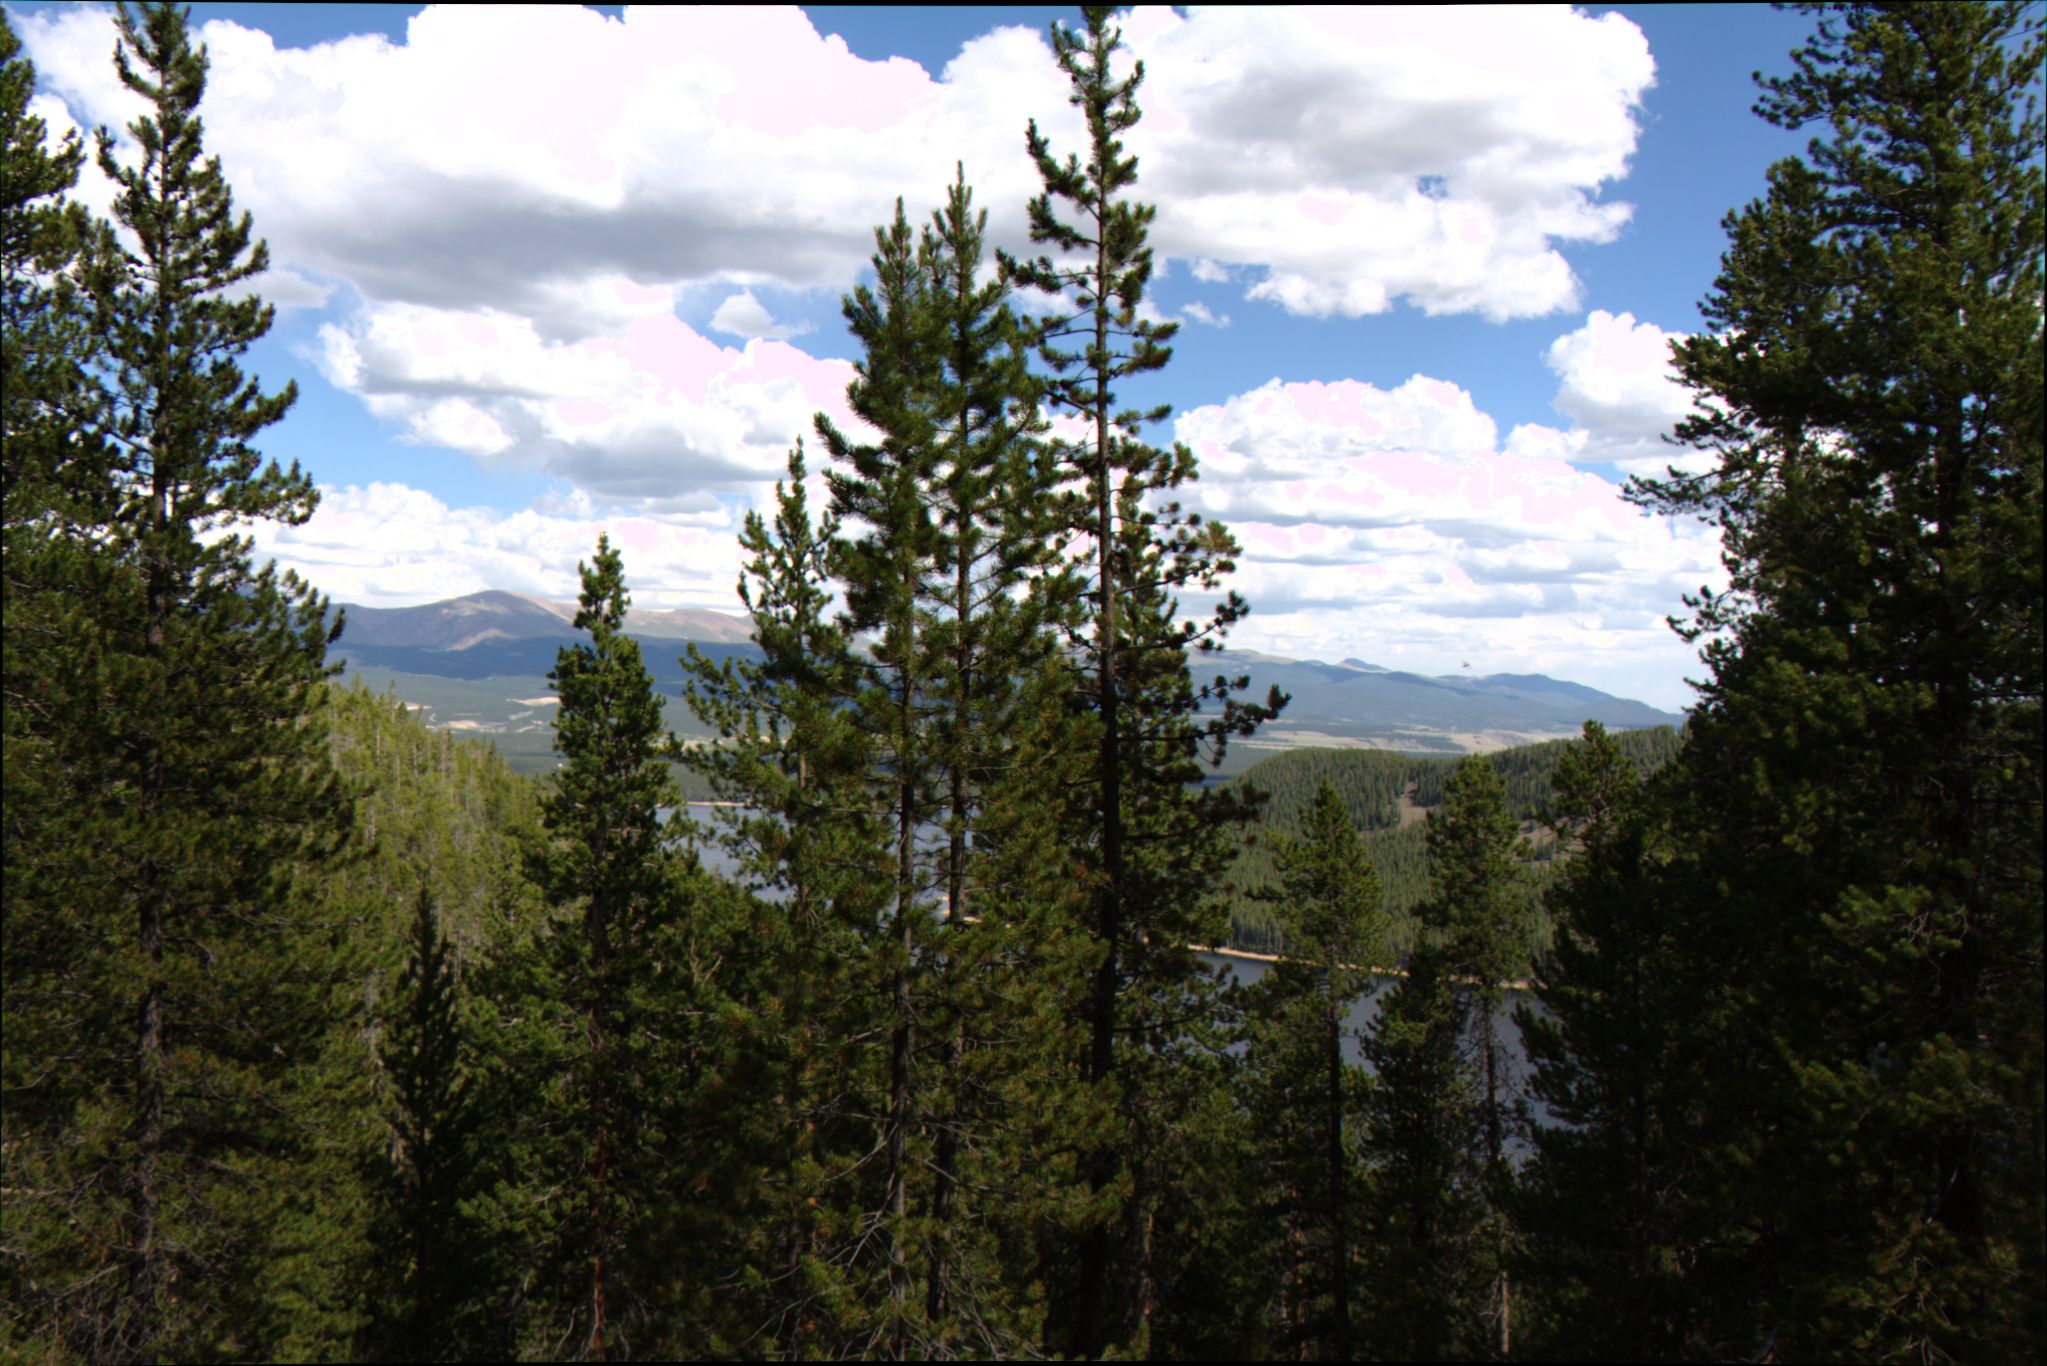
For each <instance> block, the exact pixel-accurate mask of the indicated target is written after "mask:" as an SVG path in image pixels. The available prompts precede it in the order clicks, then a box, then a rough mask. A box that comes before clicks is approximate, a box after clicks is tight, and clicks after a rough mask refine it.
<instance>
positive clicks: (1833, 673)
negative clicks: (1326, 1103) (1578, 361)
mask: <svg viewBox="0 0 2047 1366" xmlns="http://www.w3.org/2000/svg"><path fill="white" fill-rule="evenodd" d="M1815 12H1816V13H1817V15H1818V20H1819V21H1818V25H1817V31H1816V33H1815V35H1814V36H1813V38H1812V39H1811V40H1810V41H1809V42H1808V43H1807V44H1806V45H1805V46H1804V47H1802V48H1801V49H1800V50H1799V51H1798V52H1796V53H1795V54H1794V69H1793V71H1792V72H1791V74H1789V75H1787V76H1784V77H1781V78H1776V79H1772V80H1768V81H1765V82H1764V94H1763V98H1762V99H1761V101H1760V102H1759V104H1758V106H1757V110H1758V112H1759V113H1760V114H1761V115H1762V116H1763V117H1765V118H1767V119H1769V120H1770V121H1771V122H1773V123H1776V124H1778V125H1779V126H1782V127H1786V128H1800V127H1808V126H1816V127H1817V129H1818V132H1819V136H1817V137H1816V138H1815V139H1814V140H1813V142H1812V143H1811V144H1810V147H1809V150H1808V152H1807V154H1806V156H1805V157H1803V158H1798V159H1791V160H1786V161H1783V162H1780V163H1778V164H1777V165H1776V166H1774V167H1773V168H1772V169H1771V172H1770V177H1769V189H1768V192H1767V194H1766V195H1765V196H1764V197H1763V198H1762V199H1760V200H1758V201H1756V202H1755V203H1752V204H1751V205H1749V206H1748V207H1747V208H1745V209H1743V210H1741V211H1740V212H1738V213H1736V214H1734V215H1732V216H1730V218H1729V219H1728V220H1727V227H1728V234H1729V245H1728V250H1727V253H1726V255H1725V257H1724V258H1723V262H1722V269H1721V274H1720V276H1719V278H1718V280H1717V281H1716V282H1715V286H1714V289H1713V292H1712V294H1711V295H1710V296H1709V297H1708V299H1707V300H1706V302H1705V304H1704V306H1703V311H1704V313H1705V316H1706V318H1707V320H1708V322H1709V324H1710V328H1709V330H1708V331H1707V332H1705V333H1702V334H1701V335H1700V336H1697V337H1694V338H1692V339H1691V340H1689V341H1687V342H1684V343H1682V344H1681V345H1679V346H1678V347H1677V348H1676V351H1675V356H1676V365H1677V369H1678V372H1679V374H1680V375H1681V377H1682V378H1683V379H1684V380H1685V382H1686V383H1688V384H1689V385H1690V386H1692V387H1693V388H1694V389H1695V390H1697V391H1698V392H1699V394H1700V395H1701V399H1702V401H1701V404H1700V407H1699V409H1698V410H1697V412H1696V413H1695V415H1694V416H1693V417H1692V418H1691V419H1690V420H1688V421H1687V422H1686V423H1684V424H1683V425H1682V426H1681V427H1680V428H1679V430H1678V433H1677V435H1678V437H1679V439H1680V440H1681V441H1684V442H1686V443H1687V444H1690V445H1692V446H1694V447H1696V448H1698V449H1701V450H1703V451H1706V452H1710V453H1711V454H1712V455H1713V457H1714V461H1713V465H1712V467H1711V468H1710V469H1708V470H1707V471H1705V472H1703V473H1700V474H1695V475H1688V476H1687V475H1679V474H1675V473H1674V474H1673V475H1672V476H1671V477H1669V478H1667V479H1663V480H1655V481H1649V482H1646V483H1641V484H1638V485H1637V486H1636V496H1637V497H1638V498H1639V499H1640V500H1641V501H1642V502H1644V503H1645V504H1646V505H1648V506H1651V507H1654V508H1657V509H1660V510H1663V511H1667V512H1676V513H1684V514H1693V515H1701V516H1704V517H1706V518H1707V519H1709V520H1710V521H1712V522H1713V523H1715V524H1716V525H1717V526H1719V528H1720V530H1721V535H1722V545H1723V555H1724V559H1725V562H1726V565H1727V568H1728V571H1729V575H1730V580H1731V586H1730V589H1729V591H1728V592H1727V593H1726V594H1710V593H1708V594H1703V595H1702V596H1701V597H1700V598H1699V599H1697V600H1696V601H1695V602H1693V604H1692V606H1693V609H1694V610H1693V613H1692V615H1691V618H1690V620H1689V622H1688V623H1686V624H1685V626H1684V629H1685V630H1686V631H1687V632H1688V633H1690V634H1703V635H1706V636H1707V637H1708V638H1709V639H1708V643H1707V645H1706V649H1705V659H1706V663H1707V665H1708V666H1709V668H1710V669H1711V671H1712V678H1711V680H1710V681H1709V682H1708V683H1706V684H1705V685H1704V686H1703V689H1702V701H1701V705H1700V707H1699V709H1698V711H1697V712H1696V713H1695V718H1694V722H1693V725H1692V734H1691V737H1690V740H1689V742H1688V744H1687V745H1686V748H1685V750H1684V753H1683V756H1682V759H1681V763H1682V765H1683V770H1684V782H1685V785H1686V790H1685V792H1684V793H1683V797H1682V800H1681V801H1680V802H1677V803H1674V804H1673V805H1672V806H1671V808H1670V809H1669V810H1668V811H1667V812H1666V813H1664V814H1662V815H1661V816H1660V817H1659V823H1661V824H1663V825H1664V827H1665V829H1666V830H1667V832H1668V836H1667V837H1668V838H1669V840H1670V842H1671V845H1672V847H1673V857H1674V858H1676V859H1677V860H1678V863H1677V865H1676V867H1677V871H1676V872H1675V873H1674V874H1673V875H1672V876H1671V877H1670V878H1669V879H1668V883H1669V885H1670V887H1671V893H1670V896H1671V906H1670V909H1669V910H1668V911H1667V912H1666V914H1669V915H1673V916H1679V917H1682V918H1684V920H1685V921H1686V922H1687V923H1691V924H1696V925H1699V926H1702V927H1709V928H1707V929H1706V930H1705V931H1704V932H1702V933H1701V934H1700V935H1699V936H1698V938H1697V941H1696V942H1697V949H1698V952H1699V954H1700V956H1699V957H1698V958H1697V959H1696V960H1695V961H1694V962H1692V963H1690V964H1688V965H1687V968H1688V969H1689V970H1691V971H1697V972H1715V973H1721V974H1726V975H1728V976H1730V977H1731V978H1732V980H1733V982H1734V984H1735V985H1734V986H1733V988H1732V990H1733V992H1734V998H1733V1002H1732V1004H1733V1006H1734V1009H1732V1010H1730V1011H1727V1012H1724V1013H1716V1014H1712V1015H1708V1016H1707V1017H1705V1019H1703V1020H1701V1021H1699V1022H1698V1023H1700V1024H1705V1025H1711V1024H1713V1023H1715V1022H1717V1021H1718V1020H1720V1019H1722V1018H1724V1019H1727V1020H1728V1021H1730V1022H1731V1029H1730V1031H1729V1033H1728V1035H1727V1036H1726V1037H1725V1038H1724V1039H1723V1041H1722V1042H1723V1047H1725V1048H1726V1049H1727V1050H1728V1052H1729V1054H1730V1056H1731V1057H1735V1058H1742V1059H1747V1060H1749V1063H1750V1066H1749V1070H1748V1073H1747V1074H1746V1075H1743V1076H1742V1077H1740V1079H1739V1082H1738V1084H1735V1083H1734V1082H1733V1081H1732V1079H1729V1083H1728V1084H1726V1085H1724V1086H1722V1087H1721V1088H1719V1089H1718V1090H1716V1092H1715V1094H1714V1096H1713V1098H1712V1099H1713V1102H1714V1104H1713V1110H1712V1114H1713V1118H1714V1120H1715V1122H1716V1125H1717V1126H1718V1133H1717V1136H1716V1143H1715V1146H1714V1148H1713V1150H1712V1160H1708V1161H1705V1162H1702V1164H1701V1172H1702V1174H1703V1175H1705V1176H1709V1177H1713V1178H1715V1179H1717V1180H1718V1181H1719V1183H1720V1184H1719V1185H1717V1186H1715V1187H1713V1188H1712V1189H1710V1191H1709V1192H1708V1193H1709V1195H1710V1197H1711V1199H1712V1200H1713V1203H1714V1207H1715V1208H1716V1209H1717V1210H1719V1211H1720V1212H1722V1213H1723V1214H1724V1215H1725V1216H1726V1218H1727V1224H1726V1226H1725V1227H1723V1228H1722V1229H1721V1230H1719V1231H1718V1233H1719V1236H1718V1237H1716V1239H1715V1243H1716V1245H1717V1246H1718V1247H1719V1248H1720V1249H1723V1253H1722V1261H1723V1263H1724V1270H1725V1271H1726V1273H1727V1275H1728V1276H1729V1277H1731V1278H1733V1279H1734V1280H1735V1281H1736V1282H1738V1288H1739V1289H1741V1290H1744V1291H1745V1292H1746V1293H1745V1294H1742V1295H1739V1296H1736V1295H1733V1294H1729V1295H1727V1296H1726V1297H1724V1299H1725V1302H1726V1303H1727V1304H1728V1305H1730V1306H1731V1307H1730V1309H1729V1311H1728V1314H1729V1316H1728V1317H1726V1318H1724V1319H1721V1320H1720V1321H1718V1322H1716V1323H1713V1324H1709V1325H1706V1326H1704V1327H1703V1328H1702V1332H1704V1334H1705V1341H1704V1344H1703V1345H1704V1347H1705V1349H1706V1350H1711V1351H1715V1352H1734V1353H1757V1352H1768V1353H1772V1354H1775V1355H1779V1356H1787V1357H1817V1356H1828V1355H1844V1356H1851V1357H1867V1356H1879V1355H1881V1356H1889V1355H1901V1356H1902V1355H1910V1356H1925V1357H1936V1356H1947V1357H1955V1358H1971V1359H1973V1358H1985V1359H2008V1360H2016V1359H2025V1358H2028V1357H2033V1356H2037V1355H2038V1354H2039V1352H2040V1351H2041V1344H2042V1341H2043V1324H2042V1308H2041V1301H2040V1297H2039V1294H2038V1286H2039V1277H2040V1274H2041V1267H2042V1232H2041V1230H2042V1223H2043V1219H2042V1206H2041V1192H2042V1189H2043V1185H2047V1174H2043V1171H2042V1157H2041V1148H2040V1133H2041V1123H2042V1119H2041V1020H2042V1016H2043V1010H2042V1002H2041V993H2040V986H2041V973H2040V962H2041V917H2040V904H2041V896H2042V882H2041V857H2040V856H2041V834H2040V831H2041V768H2040V764H2041V716H2040V694H2041V672H2040V671H2041V610H2040V607H2041V598H2040V581H2041V573H2042V563H2041V522H2042V508H2041V493H2040V477H2041V476H2040V462H2041V445H2042V390H2043V382H2042V373H2041V365H2042V360H2041V357H2042V336H2041V327H2042V322H2041V319H2042V314H2041V296H2042V274H2041V271H2042V257H2043V204H2042V170H2041V167H2042V160H2043V150H2047V148H2043V124H2042V119H2041V112H2040V108H2039V103H2038V90H2039V82H2040V79H2041V54H2042V46H2041V43H2042V39H2041V35H2040V32H2039V27H2038V22H2037V16H2036V15H2033V14H2029V12H2028V9H2027V7H2025V6H2021V5H2015V4H1998V5H1981V4H1909V5H1895V6H1880V5H1847V6H1825V7H1815ZM1687 1023H1688V1024H1689V1023H1692V1022H1687Z"/></svg>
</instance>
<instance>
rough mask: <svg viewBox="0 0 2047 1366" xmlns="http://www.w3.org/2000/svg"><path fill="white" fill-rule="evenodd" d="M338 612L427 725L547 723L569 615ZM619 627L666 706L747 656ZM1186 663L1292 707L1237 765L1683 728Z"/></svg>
mask: <svg viewBox="0 0 2047 1366" xmlns="http://www.w3.org/2000/svg"><path fill="white" fill-rule="evenodd" d="M345 610H346V612H347V614H348V619H347V626H346V628H345V630H344V631H343V634H342V637H341V639H340V641H339V642H337V643H336V645H335V646H334V648H333V650H332V651H331V654H332V655H333V657H334V658H336V659H337V660H340V661H343V662H345V663H347V664H349V665H351V666H352V667H353V668H354V669H355V670H356V671H357V672H359V673H364V674H366V675H369V676H372V677H374V678H376V679H377V680H378V681H379V682H380V683H385V684H389V685H390V686H392V687H394V688H395V689H396V690H397V692H398V695H399V696H400V697H402V698H404V699H405V700H406V701H408V702H412V703H415V704H417V705H421V706H424V707H426V708H427V709H428V712H429V720H430V722H431V723H432V724H438V725H443V726H457V727H461V728H463V729H474V730H478V731H482V732H484V733H486V734H511V733H514V732H517V731H523V730H531V729H534V728H536V727H539V726H542V725H544V724H545V721H544V719H543V717H542V715H541V714H540V709H539V708H537V706H536V703H537V700H538V699H541V698H542V697H543V696H544V695H545V694H546V693H547V692H548V687H547V683H546V679H547V674H548V672H549V671H550V670H551V669H553V668H554V662H555V655H556V653H557V652H558V651H559V650H560V649H561V647H562V646H563V645H566V644H570V643H572V642H574V641H576V640H577V639H578V638H579V633H578V632H577V631H576V629H575V626H574V618H575V608H574V605H573V604H570V603H564V602H553V601H549V600H547V599H544V598H534V597H528V596H526V595H525V594H521V593H502V592H488V593H471V594H469V595H467V596H465V597H459V598H450V599H447V600H445V601H442V602H434V603H426V604H424V605H421V606H418V607H384V608H377V607H354V606H350V607H346V608H345ZM626 625H627V630H628V633H629V634H630V635H632V636H633V637H634V638H635V639H637V640H638V641H639V643H640V653H641V656H642V657H643V658H644V659H645V661H646V664H647V668H648V670H649V671H650V672H651V673H652V674H653V675H654V681H655V686H656V688H657V689H658V690H659V691H660V692H662V693H664V694H666V695H668V696H671V697H673V696H675V695H677V694H679V693H680V692H681V690H682V683H683V677H684V674H683V669H682V666H681V664H680V662H679V661H678V656H679V655H681V654H682V653H683V643H684V642H685V641H689V642H695V643H696V644H697V648H698V649H700V650H701V651H702V652H703V653H704V654H706V655H709V656H710V657H711V658H713V659H724V658H727V657H729V656H733V655H749V654H751V653H753V646H752V644H751V641H750V638H749V635H748V631H747V628H748V626H749V625H750V623H749V622H748V621H747V620H746V618H744V617H739V616H734V615H729V614H726V613H723V612H710V611H705V610H702V609H684V610H682V611H671V612H657V611H652V610H646V609H639V608H635V609H634V610H633V611H632V613H631V614H630V615H629V616H628V618H627V621H626ZM1193 664H1194V672H1195V676H1196V679H1197V680H1201V679H1208V678H1213V677H1214V676H1215V675H1217V674H1219V673H1220V674H1225V675H1231V676H1235V675H1237V674H1247V675H1249V677H1250V679H1251V691H1250V696H1252V697H1253V698H1263V697H1264V696H1265V693H1266V690H1267V689H1268V688H1269V687H1271V686H1274V685H1277V686H1278V687H1279V688H1280V690H1281V691H1283V692H1286V693H1288V694H1290V695H1291V699H1292V700H1291V701H1290V702H1289V703H1288V705H1287V707H1286V710H1285V711H1284V712H1283V713H1282V714H1281V716H1280V717H1279V719H1278V720H1277V721H1275V722H1274V723H1272V724H1271V725H1269V726H1267V727H1265V728H1264V729H1263V730H1262V731H1261V732H1260V733H1259V735H1258V737H1257V738H1256V739H1255V740H1252V741H1249V742H1240V743H1239V744H1238V745H1234V746H1232V749H1233V750H1234V751H1236V754H1237V760H1236V762H1238V763H1241V762H1243V761H1244V760H1245V759H1247V758H1250V757H1251V756H1253V755H1256V754H1269V753H1272V752H1275V751H1278V750H1284V749H1288V748H1291V747H1294V746H1298V745H1329V744H1337V745H1353V746H1364V747H1370V748H1375V749H1386V750H1398V751H1403V752H1409V753H1416V752H1420V753H1437V754H1460V753H1466V752H1470V751H1481V750H1497V749H1500V748H1503V747H1506V746H1510V745H1520V744H1527V743H1530V742H1533V741H1540V740H1545V739H1550V738H1553V737H1558V736H1565V735H1575V734H1577V733H1578V729H1579V727H1580V726H1582V725H1583V724H1584V723H1585V722H1586V721H1587V720H1594V721H1598V722H1600V723H1602V724H1603V725H1606V726H1608V727H1610V728H1612V729H1616V730H1621V729H1639V728H1643V727H1649V726H1681V725H1683V724H1684V717H1682V716H1680V715H1675V714H1673V713H1670V712H1663V711H1658V710H1656V709H1655V708H1653V707H1649V706H1646V705H1644V704H1643V703H1640V702H1635V701H1631V700H1629V699H1627V698H1622V697H1613V696H1611V695H1609V694H1607V693H1603V692H1600V691H1599V690H1598V689H1596V688H1588V687H1586V686H1584V685H1583V684H1580V683H1571V682H1566V681H1563V680H1559V679H1554V678H1547V677H1544V676H1543V675H1540V674H1491V675H1487V676H1484V677H1477V678H1473V677H1468V676H1454V677H1449V678H1431V677H1428V676H1426V675H1423V674H1416V673H1408V672H1405V671H1402V670H1397V669H1387V668H1384V667H1382V666H1379V665H1374V664H1367V663H1365V662H1364V661H1362V660H1356V659H1346V660H1344V661H1342V662H1341V663H1337V664H1329V663H1325V662H1323V661H1321V660H1297V659H1284V658H1281V657H1279V656H1277V655H1267V654H1262V653H1260V652H1258V651H1255V650H1231V651H1228V652H1226V653H1223V654H1220V655H1203V656H1199V657H1197V658H1196V659H1195V660H1194V661H1193ZM669 718H670V719H669V724H670V725H671V726H673V727H674V728H675V729H676V730H677V731H678V732H680V733H685V734H687V733H690V732H691V731H692V730H693V729H694V728H693V727H692V725H691V724H690V718H689V717H688V715H687V713H686V710H685V709H683V708H681V707H680V706H677V707H675V708H672V709H671V710H670V713H669ZM505 743H510V742H505ZM1233 767H1234V765H1233Z"/></svg>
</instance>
